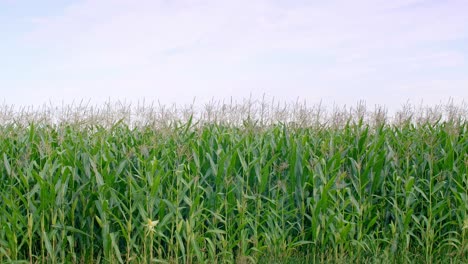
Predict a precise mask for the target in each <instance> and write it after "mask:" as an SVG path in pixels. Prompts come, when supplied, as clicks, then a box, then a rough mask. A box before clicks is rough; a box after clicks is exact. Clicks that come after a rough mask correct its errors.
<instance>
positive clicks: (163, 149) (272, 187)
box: [0, 103, 468, 263]
mask: <svg viewBox="0 0 468 264" xmlns="http://www.w3.org/2000/svg"><path fill="white" fill-rule="evenodd" d="M44 109H45V108H44ZM44 109H42V110H41V109H35V110H28V109H20V110H19V111H16V110H14V109H13V108H9V107H6V106H4V107H3V108H1V109H0V263H330V262H332V263H348V262H357V263H409V262H411V263H467V262H468V171H467V168H468V133H467V132H468V131H467V130H468V124H467V121H466V120H467V116H468V115H467V111H466V109H467V107H466V106H460V107H457V106H454V105H449V106H447V107H446V106H443V107H439V108H432V109H429V108H427V109H424V108H421V109H417V108H405V107H404V109H403V110H402V111H400V112H398V113H396V114H395V115H394V116H392V117H388V116H387V115H386V113H385V111H384V110H382V109H380V108H379V109H376V110H373V111H367V110H366V109H365V107H364V108H363V107H362V105H358V107H356V108H351V109H344V108H343V109H341V108H339V109H334V111H332V112H331V113H329V112H326V111H322V110H321V109H322V108H320V107H312V108H309V107H307V106H306V105H303V104H294V105H286V106H280V105H277V106H275V104H274V103H273V104H271V103H270V104H268V105H266V107H265V104H262V103H256V104H250V105H247V106H246V104H245V103H243V104H230V105H228V106H227V107H226V106H225V105H214V106H213V105H211V106H206V108H204V109H202V110H196V109H193V108H191V109H182V110H180V109H176V108H169V109H166V108H161V106H159V108H158V107H157V106H145V107H140V108H138V109H137V112H136V113H135V112H132V111H134V110H132V109H130V108H128V107H126V106H121V107H120V108H119V107H116V106H110V107H107V108H100V109H97V110H96V109H95V108H92V107H90V106H86V107H81V106H80V107H77V108H74V110H73V109H71V108H70V109H71V110H70V109H68V108H62V109H59V110H57V109H51V108H47V109H46V110H47V111H45V110H44ZM67 109H68V110H67ZM93 109H94V110H93ZM415 110H418V111H419V112H417V113H416V112H415ZM132 118H133V119H132Z"/></svg>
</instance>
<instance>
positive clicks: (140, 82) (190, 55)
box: [0, 0, 468, 109]
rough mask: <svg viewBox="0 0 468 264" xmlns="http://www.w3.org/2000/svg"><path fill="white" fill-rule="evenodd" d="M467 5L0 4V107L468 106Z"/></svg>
mask: <svg viewBox="0 0 468 264" xmlns="http://www.w3.org/2000/svg"><path fill="white" fill-rule="evenodd" d="M467 13H468V1H466V0H461V1H456V0H445V1H441V0H406V1H403V0H392V1H387V0H354V1H338V0H330V1H306V0H236V1H221V0H216V1H215V0H172V1H171V0H99V1H98V0H41V1H35V0H34V1H33V0H29V1H26V0H0V92H1V93H0V94H1V95H0V100H1V101H3V104H8V105H15V106H28V105H42V104H44V103H49V104H50V103H54V104H57V103H64V102H65V103H71V102H78V101H80V100H83V99H84V100H89V101H90V102H92V103H95V104H100V103H103V102H106V101H108V100H111V101H115V100H120V101H126V102H137V101H142V100H145V101H146V102H149V101H159V102H160V103H162V104H173V103H176V104H178V105H183V104H189V103H192V102H193V101H194V100H195V102H196V103H201V104H202V103H206V102H208V101H210V100H219V101H222V100H229V99H231V98H232V99H233V100H239V101H240V100H242V99H245V98H249V97H251V98H253V99H257V98H262V97H264V96H265V97H266V98H267V99H273V98H274V99H275V100H277V101H285V102H288V101H296V100H298V99H299V100H303V101H307V103H310V104H316V103H319V102H322V104H325V105H328V104H330V105H331V104H335V105H355V104H356V103H357V102H358V101H364V102H365V103H366V104H367V105H368V106H373V105H381V106H385V107H387V108H388V109H394V108H399V107H400V106H401V105H403V104H405V103H407V102H413V103H420V102H423V103H424V104H427V105H432V104H438V103H443V102H446V101H447V100H449V99H452V100H454V101H455V102H462V101H465V102H466V101H467V99H468V63H467V58H468V18H467V17H466V14H467Z"/></svg>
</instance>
